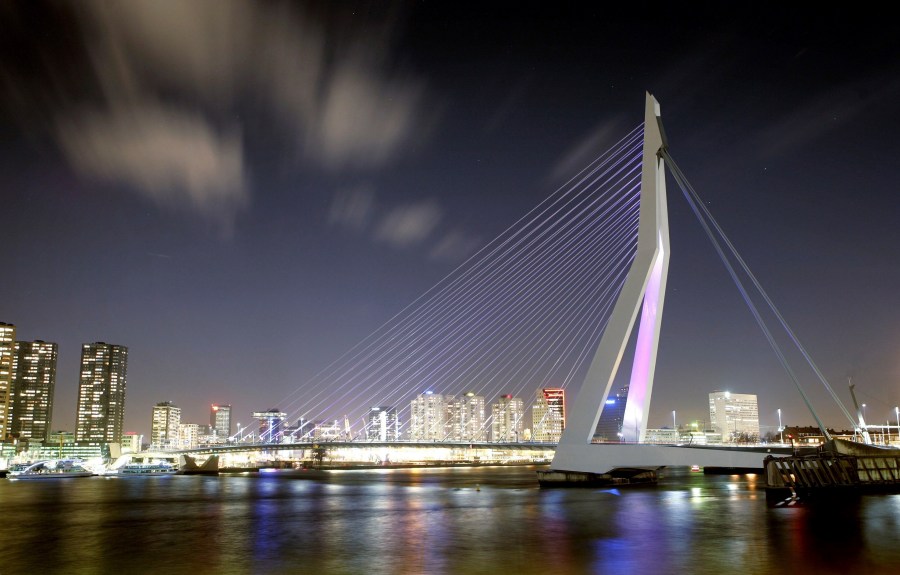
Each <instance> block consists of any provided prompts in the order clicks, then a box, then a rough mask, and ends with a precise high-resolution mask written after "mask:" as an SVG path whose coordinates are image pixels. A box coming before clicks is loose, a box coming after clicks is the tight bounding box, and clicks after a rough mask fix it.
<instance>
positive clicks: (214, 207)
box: [59, 103, 248, 227]
mask: <svg viewBox="0 0 900 575" xmlns="http://www.w3.org/2000/svg"><path fill="white" fill-rule="evenodd" d="M59 141H60V145H61V147H62V150H63V152H64V153H65V155H66V157H67V158H68V159H69V161H70V162H71V164H72V165H73V167H75V168H76V169H77V170H78V171H80V172H81V173H83V174H86V175H88V176H90V177H93V178H95V179H100V180H106V181H110V182H120V183H124V184H126V185H129V186H131V187H132V188H133V189H135V190H136V191H137V192H138V193H139V194H141V195H143V196H145V197H147V198H150V199H151V200H153V201H154V202H156V203H157V204H160V205H164V206H168V207H175V208H179V207H186V208H188V209H193V210H196V211H198V212H200V213H203V214H205V215H207V216H209V217H210V218H212V219H215V220H216V221H217V222H218V223H220V224H222V225H223V226H225V227H228V226H229V224H230V222H231V219H232V217H233V215H234V213H235V212H236V211H237V210H238V209H239V208H241V207H242V206H244V205H245V204H246V203H247V201H248V195H247V190H246V186H245V184H244V164H243V153H242V146H241V139H240V137H239V135H238V134H234V133H231V134H219V133H217V132H216V131H215V130H214V129H213V128H212V127H211V126H210V125H209V124H207V123H206V122H205V121H204V119H203V118H202V117H198V116H196V115H194V114H191V113H189V112H178V111H175V110H173V109H171V108H166V107H164V106H158V105H156V104H154V103H143V104H134V105H132V106H129V107H128V108H127V109H123V110H117V111H115V112H112V113H105V112H96V111H88V112H85V113H83V114H81V115H79V116H78V117H77V118H75V119H73V120H70V121H65V122H63V123H61V124H60V127H59Z"/></svg>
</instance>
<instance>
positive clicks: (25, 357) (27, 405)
mask: <svg viewBox="0 0 900 575" xmlns="http://www.w3.org/2000/svg"><path fill="white" fill-rule="evenodd" d="M56 358H57V346H56V344H55V343H48V342H46V341H17V342H15V353H14V354H13V365H12V391H11V394H10V402H9V407H10V424H9V432H10V433H12V434H14V435H18V437H19V438H20V439H32V440H37V441H47V440H48V439H49V438H50V418H51V416H52V414H53V392H54V388H55V386H56Z"/></svg>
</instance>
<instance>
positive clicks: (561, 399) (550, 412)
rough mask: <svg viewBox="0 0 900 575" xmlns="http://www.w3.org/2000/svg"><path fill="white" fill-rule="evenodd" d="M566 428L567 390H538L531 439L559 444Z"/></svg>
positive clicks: (532, 412) (532, 409) (533, 412)
mask: <svg viewBox="0 0 900 575" xmlns="http://www.w3.org/2000/svg"><path fill="white" fill-rule="evenodd" d="M565 428H566V390H564V389H560V388H545V389H539V390H537V399H536V400H535V402H534V407H532V408H531V439H532V440H534V441H540V442H549V443H557V442H558V441H559V438H560V437H562V432H563V430H564V429H565Z"/></svg>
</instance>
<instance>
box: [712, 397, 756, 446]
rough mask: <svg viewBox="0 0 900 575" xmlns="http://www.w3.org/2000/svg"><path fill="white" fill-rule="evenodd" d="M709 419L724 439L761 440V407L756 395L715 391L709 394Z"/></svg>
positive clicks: (727, 440) (731, 441) (737, 440)
mask: <svg viewBox="0 0 900 575" xmlns="http://www.w3.org/2000/svg"><path fill="white" fill-rule="evenodd" d="M709 420H710V422H711V423H712V427H713V430H715V431H716V432H717V433H720V434H721V435H722V441H723V442H726V443H735V442H757V441H759V407H758V405H757V401H756V395H753V394H749V393H731V392H729V391H718V390H717V391H714V392H712V393H710V394H709Z"/></svg>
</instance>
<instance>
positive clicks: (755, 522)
mask: <svg viewBox="0 0 900 575" xmlns="http://www.w3.org/2000/svg"><path fill="white" fill-rule="evenodd" d="M0 514H2V515H0V517H2V520H0V573H2V574H4V575H8V574H17V573H45V574H55V573H60V574H63V573H65V574H78V575H80V574H94V573H97V574H106V573H128V574H155V575H161V574H166V575H169V574H182V573H185V574H188V573H189V574H192V575H202V574H206V573H223V574H232V573H233V574H244V573H248V574H249V573H254V574H255V573H267V574H268V573H347V574H356V573H360V574H381V573H385V574H388V573H390V574H403V573H410V574H420V573H425V574H432V573H433V574H443V573H447V574H451V573H452V574H457V573H458V574H480V573H484V574H488V573H510V574H525V575H527V574H539V573H540V574H548V573H550V574H557V573H559V574H568V573H610V574H612V573H617V574H628V573H679V574H680V573H687V574H705V573H726V572H727V573H748V574H755V573H775V572H782V573H793V574H804V573H819V574H829V573H835V574H837V573H841V574H846V573H866V574H873V575H874V574H881V573H896V572H897V569H898V568H900V495H883V496H864V497H861V498H859V499H858V500H856V501H854V502H852V503H850V504H843V505H836V506H823V505H819V506H806V507H799V508H771V507H768V506H767V505H766V502H765V492H764V491H763V489H762V486H761V484H760V480H759V479H758V478H756V477H755V476H705V475H703V474H700V473H691V472H689V471H687V470H684V471H682V470H671V471H668V472H667V473H666V474H665V475H664V477H663V478H662V479H661V481H660V483H659V485H657V486H653V487H635V488H622V489H618V490H616V489H589V488H588V489H585V488H578V489H540V488H538V486H537V481H536V478H535V473H534V468H528V467H521V468H469V469H465V468H463V469H442V470H435V469H431V470H390V471H377V470H375V471H348V472H339V473H335V474H333V477H331V478H329V479H326V480H312V479H302V480H301V479H288V478H284V477H277V476H274V475H269V476H264V477H257V476H240V475H234V476H219V477H199V476H187V477H186V476H169V477H134V478H103V477H92V478H86V479H62V480H45V481H30V482H26V481H10V480H0Z"/></svg>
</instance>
